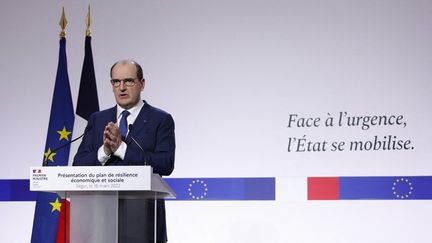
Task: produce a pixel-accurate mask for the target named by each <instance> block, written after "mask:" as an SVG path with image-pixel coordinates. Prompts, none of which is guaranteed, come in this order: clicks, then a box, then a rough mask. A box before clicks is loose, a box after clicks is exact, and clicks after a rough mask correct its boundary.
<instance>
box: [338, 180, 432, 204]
mask: <svg viewBox="0 0 432 243" xmlns="http://www.w3.org/2000/svg"><path fill="white" fill-rule="evenodd" d="M357 199H358V200H430V199H432V176H407V177H404V176H397V177H395V176H379V177H340V178H339V200H357Z"/></svg>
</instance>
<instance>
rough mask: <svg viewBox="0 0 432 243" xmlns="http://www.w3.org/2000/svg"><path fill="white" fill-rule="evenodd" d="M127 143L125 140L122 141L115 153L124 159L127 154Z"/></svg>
mask: <svg viewBox="0 0 432 243" xmlns="http://www.w3.org/2000/svg"><path fill="white" fill-rule="evenodd" d="M126 149H127V145H126V143H125V142H124V141H122V142H121V144H120V147H118V149H117V150H116V151H115V152H114V155H115V156H117V157H119V158H120V159H121V160H124V157H125V154H126Z"/></svg>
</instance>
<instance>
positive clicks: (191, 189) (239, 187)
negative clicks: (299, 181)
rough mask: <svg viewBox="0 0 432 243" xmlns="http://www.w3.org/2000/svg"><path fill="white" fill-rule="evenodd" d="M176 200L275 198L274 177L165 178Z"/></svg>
mask: <svg viewBox="0 0 432 243" xmlns="http://www.w3.org/2000/svg"><path fill="white" fill-rule="evenodd" d="M165 181H166V182H167V183H168V184H169V186H170V187H171V188H172V189H173V190H174V191H175V193H176V194H177V198H176V200H275V178H274V177H272V178H167V179H165Z"/></svg>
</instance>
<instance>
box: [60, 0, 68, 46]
mask: <svg viewBox="0 0 432 243" xmlns="http://www.w3.org/2000/svg"><path fill="white" fill-rule="evenodd" d="M67 23H68V21H67V19H66V14H65V11H64V7H62V14H61V17H60V22H59V25H60V27H61V31H60V38H65V37H66V31H65V29H66V26H67Z"/></svg>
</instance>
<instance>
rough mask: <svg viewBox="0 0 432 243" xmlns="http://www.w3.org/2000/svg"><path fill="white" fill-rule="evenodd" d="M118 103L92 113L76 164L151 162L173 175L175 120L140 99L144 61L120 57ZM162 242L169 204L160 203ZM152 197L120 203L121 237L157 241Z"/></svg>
mask: <svg viewBox="0 0 432 243" xmlns="http://www.w3.org/2000/svg"><path fill="white" fill-rule="evenodd" d="M111 85H112V89H113V92H114V96H115V99H116V102H117V105H116V106H114V107H112V108H110V109H107V110H103V111H100V112H96V113H94V114H92V115H91V116H90V118H89V121H88V124H87V127H86V130H85V135H84V138H83V140H82V142H81V145H80V146H79V149H78V152H77V154H76V155H75V158H74V163H73V165H74V166H98V165H104V166H111V165H114V166H115V165H151V166H152V167H153V172H154V173H158V174H160V175H170V174H171V172H172V171H173V169H174V152H175V137H174V120H173V118H172V117H171V115H170V114H168V113H166V112H165V111H162V110H160V109H157V108H155V107H153V106H151V105H149V104H148V103H147V102H146V101H143V100H142V99H141V92H142V91H143V90H144V86H145V79H144V78H143V71H142V68H141V66H140V65H139V64H138V63H137V62H135V61H132V60H121V61H118V62H116V63H115V64H114V65H113V66H112V67H111ZM157 206H158V209H157V213H158V215H157V242H166V241H167V237H166V224H165V204H164V201H163V200H158V203H157ZM153 215H154V204H153V201H152V200H121V201H120V202H119V242H127V243H138V242H140V243H144V242H145V243H147V242H153V233H152V232H153V227H154V217H153Z"/></svg>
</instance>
